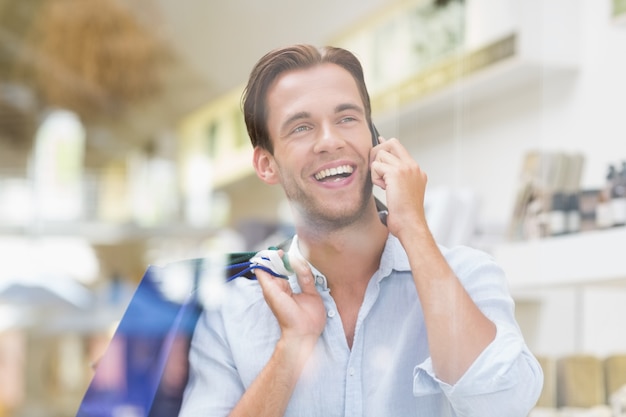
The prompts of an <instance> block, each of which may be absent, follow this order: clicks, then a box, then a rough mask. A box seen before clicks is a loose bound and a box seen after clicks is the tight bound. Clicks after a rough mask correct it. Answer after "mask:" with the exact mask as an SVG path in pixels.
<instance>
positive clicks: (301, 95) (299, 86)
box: [267, 63, 363, 117]
mask: <svg viewBox="0 0 626 417" xmlns="http://www.w3.org/2000/svg"><path fill="white" fill-rule="evenodd" d="M338 102H350V103H353V104H357V105H359V106H361V107H363V100H362V98H361V94H360V92H359V88H358V86H357V83H356V81H355V80H354V77H352V74H350V72H348V71H347V70H346V69H344V68H343V67H341V66H339V65H336V64H332V63H324V64H320V65H316V66H314V67H311V68H306V69H297V70H291V71H287V72H285V73H283V74H281V75H279V76H278V77H277V78H276V80H274V82H273V83H272V84H271V85H270V88H269V89H268V91H267V104H268V110H269V112H268V113H269V114H268V116H270V117H271V116H272V114H274V115H276V112H282V111H285V112H290V111H303V110H305V111H310V110H313V109H315V108H317V107H319V106H323V105H324V104H329V105H336V104H337V103H338ZM333 103H334V104H333ZM302 107H307V108H302Z"/></svg>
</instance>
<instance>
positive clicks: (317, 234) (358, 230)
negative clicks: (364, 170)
mask: <svg viewBox="0 0 626 417" xmlns="http://www.w3.org/2000/svg"><path fill="white" fill-rule="evenodd" d="M296 232H297V234H298V242H299V247H300V250H301V252H302V254H303V256H304V257H305V258H307V260H308V261H309V262H311V264H312V265H314V266H315V267H316V268H317V269H318V270H319V271H320V272H321V273H323V274H324V275H325V276H326V277H327V278H328V280H329V282H330V283H331V285H343V284H346V285H353V284H357V282H354V281H362V282H367V281H369V278H370V277H371V276H372V275H373V274H374V272H375V271H376V270H377V269H378V266H379V263H380V257H381V255H382V251H383V249H384V247H385V242H386V241H387V236H388V233H389V232H388V230H387V227H385V226H384V225H383V224H382V223H381V222H380V219H379V217H378V213H377V211H376V208H375V206H374V204H373V201H372V204H371V207H370V208H369V209H368V210H367V215H365V216H362V217H361V218H360V219H359V220H358V221H356V222H353V223H352V224H349V225H344V226H342V227H340V228H336V229H332V230H323V231H321V230H320V229H319V228H315V227H307V225H306V224H304V223H301V224H297V225H296ZM351 281H352V282H351Z"/></svg>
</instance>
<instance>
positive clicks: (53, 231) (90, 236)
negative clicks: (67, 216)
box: [0, 222, 215, 245]
mask: <svg viewBox="0 0 626 417" xmlns="http://www.w3.org/2000/svg"><path fill="white" fill-rule="evenodd" d="M214 233H215V229H213V228H207V227H200V228H198V227H193V226H189V225H186V224H170V225H167V226H154V227H147V226H139V225H136V224H132V223H129V224H115V223H105V222H41V223H38V224H32V225H29V226H0V236H20V237H24V238H31V237H32V238H38V237H50V236H53V237H81V238H84V239H86V240H87V241H89V242H90V243H93V244H104V245H108V244H116V243H120V242H123V241H131V240H143V239H150V238H173V237H174V238H177V237H180V238H204V237H210V236H211V235H212V234H214Z"/></svg>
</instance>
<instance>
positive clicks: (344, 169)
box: [315, 165, 354, 181]
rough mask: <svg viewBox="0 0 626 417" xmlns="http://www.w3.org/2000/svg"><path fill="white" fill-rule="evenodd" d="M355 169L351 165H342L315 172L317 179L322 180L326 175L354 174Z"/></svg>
mask: <svg viewBox="0 0 626 417" xmlns="http://www.w3.org/2000/svg"><path fill="white" fill-rule="evenodd" d="M353 171H354V169H353V168H352V167H351V166H350V165H341V166H338V167H335V168H329V169H323V170H321V171H320V172H318V173H317V174H315V179H316V180H318V181H321V180H323V179H324V178H326V177H331V176H334V175H341V174H352V172H353Z"/></svg>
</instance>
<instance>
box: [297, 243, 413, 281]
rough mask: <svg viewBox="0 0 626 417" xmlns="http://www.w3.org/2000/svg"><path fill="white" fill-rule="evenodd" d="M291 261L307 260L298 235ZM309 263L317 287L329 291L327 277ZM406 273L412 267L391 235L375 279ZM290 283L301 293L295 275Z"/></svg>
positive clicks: (380, 279) (400, 246) (402, 249)
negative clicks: (396, 273) (395, 273)
mask: <svg viewBox="0 0 626 417" xmlns="http://www.w3.org/2000/svg"><path fill="white" fill-rule="evenodd" d="M287 254H288V256H289V258H290V259H294V258H296V257H299V258H302V259H306V258H305V257H304V256H302V252H300V247H299V245H298V235H294V237H293V239H292V241H291V246H290V247H289V250H288V252H287ZM307 263H308V264H309V266H310V267H311V271H312V272H313V277H314V279H315V285H317V286H318V287H321V288H322V289H324V290H327V289H328V282H327V281H326V277H325V276H324V274H322V273H321V272H320V271H319V270H318V269H317V268H315V266H313V265H312V264H311V263H310V262H309V261H308V260H307ZM394 270H395V271H399V272H406V271H410V270H411V267H410V265H409V259H408V257H407V255H406V252H405V251H404V248H403V247H402V245H401V244H400V241H399V240H398V238H397V237H395V236H393V235H392V234H391V233H389V235H388V237H387V242H386V243H385V248H384V249H383V254H382V256H381V258H380V266H379V267H378V271H376V272H375V273H374V278H375V279H376V281H377V282H380V281H382V280H383V279H384V278H386V277H388V276H390V275H391V273H392V272H393V271H394ZM289 282H290V284H291V287H292V289H294V291H295V289H297V290H298V291H299V289H300V286H299V285H298V281H297V279H296V276H295V275H292V276H290V277H289Z"/></svg>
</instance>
